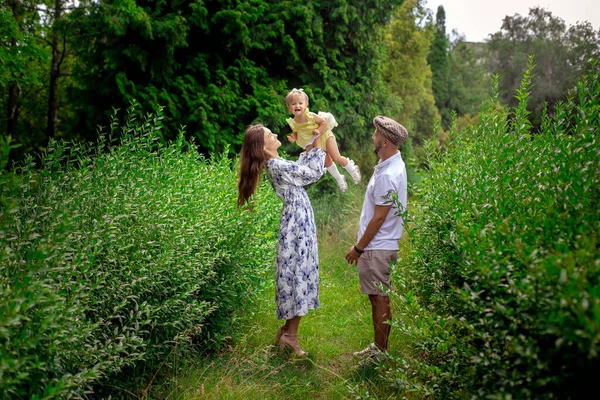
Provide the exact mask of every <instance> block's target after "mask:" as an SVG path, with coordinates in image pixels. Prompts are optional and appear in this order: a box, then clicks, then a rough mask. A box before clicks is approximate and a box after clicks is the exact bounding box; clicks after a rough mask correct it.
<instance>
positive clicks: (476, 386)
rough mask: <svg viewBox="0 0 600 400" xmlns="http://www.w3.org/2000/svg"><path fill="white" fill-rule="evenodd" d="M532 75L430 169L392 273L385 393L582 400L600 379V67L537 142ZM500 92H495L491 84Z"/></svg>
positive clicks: (455, 137) (455, 138)
mask: <svg viewBox="0 0 600 400" xmlns="http://www.w3.org/2000/svg"><path fill="white" fill-rule="evenodd" d="M532 70H533V66H532V65H530V68H529V70H528V71H527V72H526V73H525V76H524V79H523V83H522V86H521V88H520V89H519V90H518V92H517V94H516V97H517V99H518V100H519V105H518V106H517V107H515V108H514V109H512V110H510V109H507V108H505V107H503V106H501V105H499V103H498V93H497V90H496V91H495V94H494V95H493V96H492V98H491V99H490V100H489V101H488V102H487V104H486V105H485V107H484V109H483V111H482V113H481V115H480V120H479V123H478V124H477V125H476V126H474V127H473V128H472V129H468V130H465V131H461V132H458V131H456V129H455V130H453V132H452V133H451V135H452V142H451V145H450V148H449V149H448V150H447V151H446V152H445V154H441V155H436V156H434V157H432V159H431V162H430V171H429V174H427V176H426V177H425V178H424V179H423V181H422V182H421V185H420V187H419V189H418V191H417V193H418V201H417V202H416V204H415V210H414V212H413V213H412V225H411V235H410V240H411V243H412V249H413V250H412V254H411V257H410V260H404V262H400V263H399V265H398V268H397V270H396V273H395V276H394V278H395V279H396V280H397V282H398V283H399V288H400V289H399V291H398V296H399V297H400V299H399V300H400V301H399V302H398V303H400V304H401V305H402V306H401V309H400V310H399V312H398V313H397V314H396V315H397V317H398V318H397V319H396V320H395V321H394V322H395V325H396V326H397V327H398V328H399V329H400V330H401V331H402V332H403V334H405V335H406V336H405V337H406V338H407V340H410V341H411V342H410V343H411V344H412V345H413V348H414V349H415V351H414V353H413V354H410V355H406V357H402V358H399V359H398V360H397V362H398V363H397V364H395V365H394V367H393V368H391V370H390V374H389V378H390V380H391V382H392V383H393V384H395V385H398V386H400V387H402V388H403V390H407V391H416V392H417V393H419V396H423V397H427V396H429V397H431V398H490V399H496V398H498V399H500V398H503V399H504V398H506V399H508V398H578V397H583V393H586V390H587V389H591V388H594V385H595V378H596V377H597V371H599V370H600V356H599V352H600V251H599V249H600V142H599V138H598V129H599V126H600V80H599V76H598V68H597V64H595V65H594V66H593V67H592V72H591V73H590V75H589V76H587V77H584V78H583V79H582V80H581V82H580V83H579V85H578V86H577V88H576V90H574V91H573V92H572V93H571V95H570V96H569V97H568V98H567V99H566V100H565V101H564V102H562V103H559V104H557V105H556V107H555V112H554V114H553V115H552V116H549V115H548V114H546V116H545V117H544V121H543V124H542V127H541V130H540V131H539V132H533V131H532V126H531V124H530V122H529V120H528V112H527V109H526V105H527V100H528V88H529V85H530V79H531V74H532ZM495 87H496V88H497V81H496V85H495Z"/></svg>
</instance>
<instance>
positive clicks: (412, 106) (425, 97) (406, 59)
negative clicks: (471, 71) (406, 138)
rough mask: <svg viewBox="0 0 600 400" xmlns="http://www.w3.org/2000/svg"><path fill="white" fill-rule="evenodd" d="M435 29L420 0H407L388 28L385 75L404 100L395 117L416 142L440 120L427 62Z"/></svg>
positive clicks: (419, 143) (391, 87)
mask: <svg viewBox="0 0 600 400" xmlns="http://www.w3.org/2000/svg"><path fill="white" fill-rule="evenodd" d="M433 29H434V27H433V24H432V23H431V15H430V13H429V10H427V9H426V8H424V6H423V2H422V1H421V0H408V1H406V2H405V3H404V4H402V6H400V7H398V8H397V9H396V10H395V11H394V17H393V19H392V23H391V24H390V25H388V27H387V29H386V36H385V43H386V53H387V61H386V64H385V68H384V79H385V81H386V83H387V84H388V87H389V88H390V90H391V91H392V93H393V94H394V95H395V96H397V97H398V99H399V101H400V103H401V107H400V109H399V110H398V114H397V115H392V117H394V118H395V119H396V120H397V121H398V122H400V123H401V124H403V125H404V126H405V127H406V128H407V129H408V131H409V132H410V138H411V142H412V144H413V145H416V146H422V145H423V144H424V142H425V140H426V139H428V138H429V137H431V136H432V134H433V133H434V132H433V123H434V121H436V120H437V121H439V120H440V115H439V113H438V110H437V108H436V107H435V100H434V97H433V92H432V82H431V76H432V73H431V69H430V67H429V65H428V63H427V55H428V52H429V47H430V44H431V37H432V33H433Z"/></svg>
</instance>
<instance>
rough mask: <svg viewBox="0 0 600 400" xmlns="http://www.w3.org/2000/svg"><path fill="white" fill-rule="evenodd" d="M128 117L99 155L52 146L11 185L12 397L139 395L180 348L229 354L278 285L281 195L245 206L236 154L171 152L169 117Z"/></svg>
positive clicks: (8, 363) (5, 245)
mask: <svg viewBox="0 0 600 400" xmlns="http://www.w3.org/2000/svg"><path fill="white" fill-rule="evenodd" d="M129 114H130V115H129V117H128V119H127V120H126V121H125V123H124V124H123V127H122V129H119V127H118V122H117V121H113V123H112V124H111V127H110V133H108V134H107V133H105V132H101V133H100V136H99V137H100V143H99V144H98V146H97V147H91V148H88V147H85V146H74V147H68V146H67V145H65V144H64V143H59V142H55V141H52V142H51V143H50V145H49V147H48V151H47V152H46V153H45V154H44V156H43V162H42V165H41V168H39V169H37V170H36V169H35V168H34V167H33V166H32V165H31V164H30V163H29V162H30V161H31V159H29V160H28V161H27V163H25V164H24V165H23V166H21V167H19V168H17V170H16V171H15V173H4V174H3V175H2V176H0V188H1V191H2V196H1V199H2V200H1V204H0V212H1V214H0V246H1V248H2V253H1V254H2V255H1V258H0V263H1V266H2V268H1V269H0V377H1V378H0V393H2V394H3V395H2V396H1V397H3V398H23V399H25V398H42V397H60V398H67V397H72V396H83V395H84V393H85V391H86V390H88V389H89V388H90V387H92V385H93V387H94V391H95V393H97V394H98V393H104V394H108V393H111V392H114V391H115V390H116V389H119V388H127V389H128V390H134V391H135V390H136V389H131V387H129V386H128V385H132V380H133V379H138V381H137V382H136V385H135V386H138V388H139V386H141V384H140V379H144V378H147V376H145V375H144V374H148V373H152V374H153V373H154V371H156V369H157V367H158V365H159V363H160V362H161V361H162V360H163V359H165V357H166V356H167V355H168V353H169V352H170V351H172V350H173V348H174V347H178V348H179V349H180V350H181V349H182V348H183V349H185V348H187V349H188V354H191V353H189V352H191V351H193V347H192V345H191V344H190V339H193V342H194V343H195V344H196V345H197V346H199V347H200V348H204V349H206V347H207V346H209V347H215V346H218V345H219V343H220V341H221V339H222V338H223V337H224V336H225V335H227V334H229V333H230V328H231V321H232V317H233V315H234V314H235V313H236V312H238V311H239V310H241V309H243V306H244V304H245V302H246V300H247V298H248V296H252V295H253V294H254V293H255V292H256V290H258V289H259V288H260V287H262V286H263V285H264V282H266V280H267V279H271V276H270V274H269V270H270V267H271V265H272V260H273V250H274V247H273V246H274V241H275V240H276V229H277V219H278V210H279V207H280V205H279V201H278V200H277V199H276V197H275V196H274V195H273V193H272V190H270V189H269V188H268V187H265V188H264V189H261V190H260V191H259V193H258V194H257V196H258V198H257V202H256V206H255V211H254V212H253V213H250V212H247V211H243V210H239V209H238V208H237V206H236V199H237V196H236V195H237V191H236V173H235V171H234V170H233V167H234V165H233V164H232V162H231V161H229V160H228V159H227V157H226V156H215V157H214V158H213V160H211V161H207V160H205V159H204V158H202V157H198V156H197V153H196V151H195V149H194V148H193V147H192V146H190V144H188V143H186V142H185V141H184V140H183V137H182V135H180V136H179V137H178V139H177V141H175V142H173V143H172V144H170V145H169V146H163V145H162V144H161V143H162V142H161V141H160V140H158V139H159V138H158V135H157V133H158V132H159V131H160V129H161V120H162V115H161V114H160V113H159V114H157V115H154V116H149V117H146V118H145V119H144V120H143V121H139V122H138V121H135V119H134V118H133V111H132V110H129ZM117 134H118V135H117ZM116 136H120V139H119V141H118V144H119V145H118V146H112V145H110V144H112V142H114V138H115V137H116ZM109 145H110V146H109ZM190 147H191V149H190V150H191V151H188V150H186V149H189V148H190ZM265 189H266V190H265ZM127 379H129V380H127ZM115 388H116V389H115ZM123 393H124V392H121V391H118V390H117V392H116V394H117V395H118V396H122V395H123Z"/></svg>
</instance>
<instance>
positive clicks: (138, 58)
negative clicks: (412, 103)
mask: <svg viewBox="0 0 600 400" xmlns="http://www.w3.org/2000/svg"><path fill="white" fill-rule="evenodd" d="M399 3H401V2H400V1H397V0H396V1H393V0H386V1H383V2H382V1H378V2H375V1H363V0H361V1H359V0H335V1H328V2H312V1H309V2H304V3H298V2H294V1H288V0H286V1H265V0H253V1H243V2H230V1H213V2H203V1H185V2H158V3H156V2H147V1H136V2H127V1H124V0H113V1H108V2H102V3H100V4H98V5H97V6H96V7H95V8H94V12H92V13H83V12H82V13H80V15H73V17H74V18H73V29H74V31H75V32H76V37H77V38H79V39H80V41H78V42H77V49H78V50H77V52H78V54H79V55H80V62H79V64H78V68H77V69H76V70H75V74H76V75H77V76H78V77H79V78H78V81H79V82H80V84H79V88H77V89H75V88H74V90H73V91H72V93H71V96H72V97H71V101H72V102H73V104H74V105H75V107H76V108H77V109H76V112H75V114H76V115H77V116H78V118H79V120H78V121H77V122H75V125H74V126H75V127H76V128H75V129H76V130H79V131H84V132H88V133H91V132H92V128H93V127H94V126H95V125H96V124H98V123H99V122H100V121H101V120H102V118H103V117H102V112H103V110H105V109H106V108H107V105H115V106H119V105H122V104H126V102H127V101H129V100H130V99H133V98H135V99H138V100H139V101H140V103H141V104H142V105H143V106H144V107H145V108H147V109H152V108H155V107H156V106H158V105H161V106H164V107H165V116H166V120H165V127H166V132H165V135H167V136H172V135H173V134H174V132H176V131H177V129H178V128H179V126H181V125H185V126H186V131H187V132H188V134H189V135H191V136H193V137H195V138H197V139H198V144H199V146H200V147H201V150H203V151H214V150H219V151H220V150H222V149H223V148H225V146H226V145H227V144H230V145H232V149H233V150H237V149H239V146H240V144H241V138H242V133H243V131H244V128H245V126H246V125H247V124H249V123H251V122H253V121H256V120H259V121H262V122H263V123H265V124H266V125H268V126H270V127H271V128H273V129H274V130H275V131H276V132H277V131H279V130H280V129H282V128H284V129H287V125H286V124H285V118H286V117H287V116H288V115H287V110H286V108H285V105H284V102H283V97H284V96H285V94H286V93H287V91H288V90H290V89H291V88H292V87H304V88H305V89H306V91H307V93H308V94H309V96H311V108H312V109H313V110H315V111H317V110H326V111H330V112H332V113H334V114H335V115H336V118H337V119H338V122H339V123H340V126H339V128H338V129H337V130H336V133H337V134H338V138H339V139H340V141H341V143H342V145H343V144H344V143H349V142H352V141H359V140H363V139H364V137H365V136H366V135H367V133H368V132H369V131H370V130H371V124H370V121H371V118H372V117H373V116H374V115H377V114H378V113H382V112H385V111H386V107H387V100H388V92H387V91H386V90H385V87H384V86H383V84H382V81H381V78H380V74H381V65H380V64H381V59H382V52H381V37H380V33H379V26H381V25H382V24H383V23H384V22H386V21H387V19H388V18H389V15H390V13H391V10H392V8H393V6H394V5H395V4H399ZM367 139H368V137H367Z"/></svg>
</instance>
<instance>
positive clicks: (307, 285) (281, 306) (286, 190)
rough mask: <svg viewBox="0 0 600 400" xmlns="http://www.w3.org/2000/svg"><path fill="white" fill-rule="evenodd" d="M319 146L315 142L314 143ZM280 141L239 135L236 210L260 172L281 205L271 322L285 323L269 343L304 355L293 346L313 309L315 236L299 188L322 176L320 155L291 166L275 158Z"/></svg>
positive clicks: (253, 132)
mask: <svg viewBox="0 0 600 400" xmlns="http://www.w3.org/2000/svg"><path fill="white" fill-rule="evenodd" d="M316 142H320V141H318V140H317V141H316ZM280 146H281V142H280V141H279V140H277V135H275V134H274V133H273V132H271V131H270V130H269V129H268V128H266V127H264V126H262V125H260V124H259V125H252V126H249V127H248V128H247V129H246V132H245V133H244V144H243V147H242V154H241V160H240V181H239V184H238V188H239V194H238V205H239V206H243V205H244V204H246V202H248V200H249V199H250V197H251V196H252V195H253V194H254V192H255V191H256V188H257V186H258V183H259V181H260V177H261V175H262V171H263V167H264V168H265V172H266V174H267V177H268V178H269V180H270V181H271V184H272V186H273V188H274V189H275V192H276V193H277V196H279V198H280V199H281V200H282V201H283V211H282V213H281V223H280V226H279V241H278V245H277V266H276V268H277V270H276V294H275V302H276V305H277V318H278V319H280V320H285V325H283V326H282V327H280V328H279V330H278V331H277V335H276V337H275V341H276V342H277V343H279V349H280V350H281V351H283V350H284V349H285V348H286V347H288V348H291V349H292V350H293V351H294V353H295V354H296V355H300V356H303V355H306V354H308V353H306V352H305V351H303V350H302V349H301V348H300V345H299V343H298V326H299V325H300V319H301V318H302V317H303V316H304V315H306V314H308V310H316V309H317V308H318V307H319V256H318V252H317V231H316V227H315V219H314V215H313V211H312V207H311V205H310V201H309V199H308V196H307V194H306V191H305V190H304V186H306V185H308V184H309V183H313V182H316V181H317V180H318V179H319V178H320V177H321V176H323V173H324V163H325V152H324V151H323V150H321V149H320V148H319V143H316V144H315V146H316V148H314V149H311V150H309V151H306V152H304V153H302V154H301V155H300V157H299V158H298V161H297V162H293V161H287V160H284V159H282V158H280V157H279V153H278V152H277V150H278V149H279V147H280Z"/></svg>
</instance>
